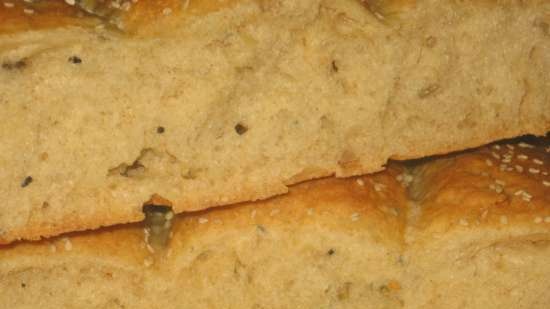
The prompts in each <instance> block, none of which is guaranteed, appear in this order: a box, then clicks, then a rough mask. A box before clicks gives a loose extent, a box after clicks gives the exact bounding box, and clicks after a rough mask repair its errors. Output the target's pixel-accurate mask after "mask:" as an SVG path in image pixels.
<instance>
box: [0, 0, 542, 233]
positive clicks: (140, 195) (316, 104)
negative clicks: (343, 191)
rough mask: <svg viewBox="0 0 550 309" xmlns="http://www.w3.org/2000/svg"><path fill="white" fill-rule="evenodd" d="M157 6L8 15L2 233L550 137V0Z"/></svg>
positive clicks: (1, 123) (265, 190) (52, 229)
mask: <svg viewBox="0 0 550 309" xmlns="http://www.w3.org/2000/svg"><path fill="white" fill-rule="evenodd" d="M45 3H46V4H47V3H49V2H45ZM54 3H55V2H54ZM79 3H80V4H81V5H83V4H82V3H84V2H79ZM140 3H144V1H139V2H138V4H137V5H135V6H131V7H128V10H127V11H126V10H125V9H117V10H114V12H113V10H107V11H105V9H103V8H101V7H99V8H95V7H94V8H92V9H90V7H88V6H86V8H87V10H89V11H91V12H92V13H91V14H92V15H88V14H85V15H83V17H81V18H79V17H78V16H79V11H78V10H77V9H76V8H66V9H60V8H59V6H61V5H62V4H59V3H57V4H55V5H54V4H51V5H52V6H48V5H46V4H44V6H43V7H42V8H35V10H34V11H33V12H32V13H30V14H29V11H28V10H29V9H30V7H29V8H28V7H27V6H29V5H32V4H21V3H17V5H16V6H15V7H11V8H8V7H5V6H3V7H1V8H0V10H1V12H2V13H1V14H3V15H1V16H4V17H6V20H10V21H13V23H11V22H10V23H7V24H8V25H10V26H2V27H3V29H4V31H3V34H1V35H0V42H1V43H0V46H1V47H0V62H1V63H2V68H1V69H0V93H1V94H2V95H1V96H0V141H1V143H0V166H2V170H1V172H0V194H1V195H2V198H3V201H4V203H2V205H0V243H9V242H12V241H14V240H17V239H38V238H40V237H42V236H51V235H56V234H59V233H62V232H67V231H74V230H82V229H90V228H97V227H100V226H105V225H111V224H116V223H124V222H132V221H139V220H142V219H143V214H142V211H141V209H142V206H143V204H144V203H147V202H150V201H151V199H152V198H153V197H158V198H159V199H160V200H162V201H163V203H165V204H169V205H170V206H172V207H173V209H174V210H175V211H176V212H178V213H179V212H183V211H194V210H200V209H204V208H207V207H211V206H218V205H223V204H230V203H235V202H240V201H247V200H257V199H263V198H267V197H269V196H273V195H276V194H281V193H285V192H287V190H288V188H287V185H290V184H293V183H297V182H300V181H303V180H307V179H312V178H317V177H322V176H328V175H333V174H335V175H336V176H351V175H358V174H362V173H368V172H375V171H379V170H381V169H383V166H384V164H385V163H386V161H387V160H388V158H399V159H406V158H416V157H421V156H426V155H430V154H435V153H446V152H449V151H454V150H459V149H464V148H468V147H474V146H478V145H481V144H484V143H487V142H489V141H492V140H495V139H499V138H505V137H512V136H516V135H519V134H524V133H533V134H544V133H546V132H547V131H548V130H549V129H550V108H549V107H550V106H549V102H550V100H549V89H550V87H549V77H548V74H547V72H549V71H550V66H549V61H550V56H549V55H550V52H549V48H550V41H549V40H548V22H549V21H548V19H549V16H550V15H549V9H548V1H528V2H523V1H428V0H426V1H368V2H359V1H353V0H343V1H320V0H303V1H298V2H296V1H282V0H281V1H277V0H272V1H245V0H243V1H232V2H229V3H227V4H225V5H223V6H216V5H209V4H208V3H210V2H208V1H207V2H205V4H203V5H198V4H196V6H195V4H193V5H191V4H189V5H190V6H188V7H187V6H185V5H183V3H182V2H180V1H177V3H178V4H176V2H175V1H167V2H162V1H159V2H156V1H155V2H150V4H148V5H147V4H140ZM191 3H195V1H191ZM24 6H25V7H24ZM163 6H164V7H163ZM25 9H26V10H27V11H25ZM165 9H169V10H165ZM21 10H23V13H21ZM56 14H57V15H56ZM82 14H83V13H82V12H80V15H82ZM58 15H60V16H66V18H67V19H66V20H65V19H63V20H62V19H59V18H60V17H59V18H58V17H55V16H58ZM35 19H36V21H35ZM55 20H57V21H58V23H55V22H52V21H55ZM17 21H19V22H17ZM112 23H114V24H112ZM153 200H154V198H153ZM153 202H154V201H153Z"/></svg>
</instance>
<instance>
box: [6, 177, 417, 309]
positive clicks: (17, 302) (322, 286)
mask: <svg viewBox="0 0 550 309" xmlns="http://www.w3.org/2000/svg"><path fill="white" fill-rule="evenodd" d="M400 173H402V169H401V168H397V167H396V168H390V169H389V170H388V171H386V172H384V173H382V174H378V175H376V176H372V177H368V178H367V177H364V178H357V179H325V180H318V181H316V182H312V183H304V184H300V185H297V186H295V187H292V188H291V190H290V193H289V194H288V195H285V196H281V197H277V198H274V199H270V200H268V201H265V202H256V203H249V204H244V205H236V206H229V207H222V208H218V209H214V210H210V211H205V212H198V213H194V214H189V215H186V216H183V217H181V216H178V217H175V218H174V220H173V227H172V233H173V235H172V238H171V240H170V243H169V245H168V246H167V247H166V248H164V249H162V250H159V249H157V250H156V251H153V248H152V247H151V246H150V245H149V243H147V242H146V238H145V234H144V229H143V226H140V225H138V224H134V225H128V226H121V227H114V228H105V229H100V230H98V231H93V232H83V233H76V234H72V235H67V236H66V237H57V238H53V239H51V240H42V241H39V242H26V243H19V244H12V245H8V246H5V247H1V248H0V289H1V290H2V291H3V292H2V293H0V303H1V304H3V305H4V306H6V307H8V308H36V306H37V304H41V306H42V307H44V308H54V307H55V308H291V307H292V308H297V307H299V308H329V307H330V308H400V307H401V306H402V304H403V301H402V299H401V297H400V283H399V281H398V278H399V277H400V276H401V274H400V270H401V269H400V267H399V266H398V265H399V264H401V263H402V260H401V259H400V257H401V254H402V250H403V244H404V239H403V229H404V228H405V224H404V223H405V219H406V206H407V205H406V194H405V188H404V187H402V186H401V184H400V183H399V182H398V181H396V179H395V178H396V177H397V175H398V174H400ZM375 186H376V188H383V190H380V189H379V190H380V191H376V189H375ZM374 226H376V228H373V227H374Z"/></svg>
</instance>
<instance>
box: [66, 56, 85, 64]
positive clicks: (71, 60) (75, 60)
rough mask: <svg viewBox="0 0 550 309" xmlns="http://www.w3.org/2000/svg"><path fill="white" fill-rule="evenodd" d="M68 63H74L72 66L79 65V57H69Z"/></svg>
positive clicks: (80, 60) (80, 61)
mask: <svg viewBox="0 0 550 309" xmlns="http://www.w3.org/2000/svg"><path fill="white" fill-rule="evenodd" d="M69 62H71V63H74V64H80V63H82V59H80V57H78V56H71V57H69Z"/></svg>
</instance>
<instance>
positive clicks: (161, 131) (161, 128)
mask: <svg viewBox="0 0 550 309" xmlns="http://www.w3.org/2000/svg"><path fill="white" fill-rule="evenodd" d="M164 131H165V129H164V127H158V128H157V133H158V134H162V133H164Z"/></svg>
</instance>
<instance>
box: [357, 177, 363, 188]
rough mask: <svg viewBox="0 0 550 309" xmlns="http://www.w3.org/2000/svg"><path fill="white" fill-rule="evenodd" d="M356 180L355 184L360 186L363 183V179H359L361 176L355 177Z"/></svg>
mask: <svg viewBox="0 0 550 309" xmlns="http://www.w3.org/2000/svg"><path fill="white" fill-rule="evenodd" d="M356 182H357V184H358V185H360V186H361V187H362V186H364V185H365V182H364V181H363V179H361V178H357V180H356Z"/></svg>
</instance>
